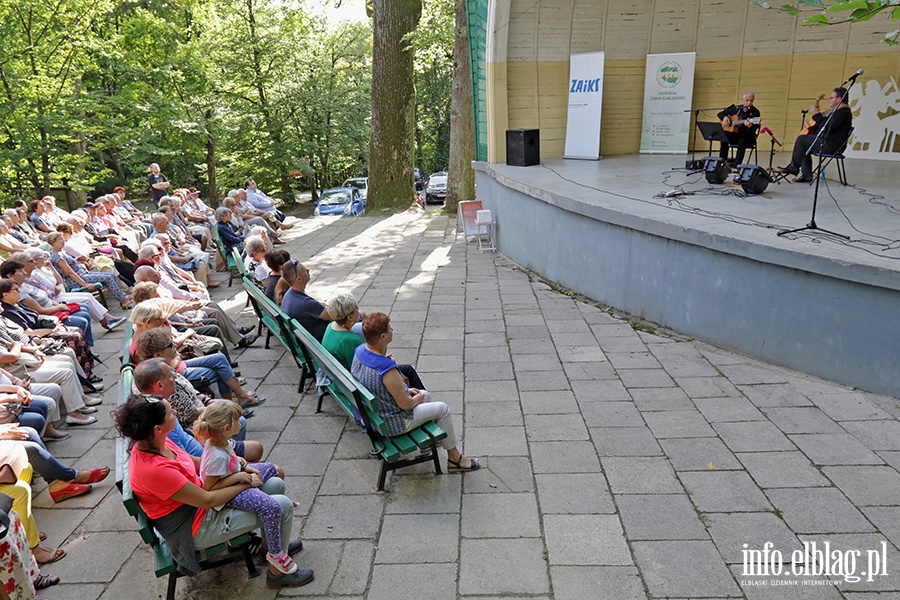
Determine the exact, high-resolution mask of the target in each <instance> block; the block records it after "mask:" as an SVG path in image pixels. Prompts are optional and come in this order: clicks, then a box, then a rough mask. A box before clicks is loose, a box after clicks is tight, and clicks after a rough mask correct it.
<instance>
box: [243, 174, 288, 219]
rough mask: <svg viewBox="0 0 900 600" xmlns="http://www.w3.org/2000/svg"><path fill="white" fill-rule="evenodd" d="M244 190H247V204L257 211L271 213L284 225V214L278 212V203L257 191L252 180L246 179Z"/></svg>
mask: <svg viewBox="0 0 900 600" xmlns="http://www.w3.org/2000/svg"><path fill="white" fill-rule="evenodd" d="M244 188H246V190H247V202H249V203H250V204H251V205H253V207H254V208H256V209H258V210H262V211H265V212H270V213H273V214H274V215H275V218H276V219H278V220H279V221H281V222H282V223H284V219H285V214H284V213H283V212H281V211H280V210H278V206H277V205H278V201H277V200H275V199H274V198H270V197H269V196H267V195H265V194H264V193H262V192H261V191H259V188H257V187H256V182H255V181H253V178H251V177H248V178H247V180H246V181H245V182H244Z"/></svg>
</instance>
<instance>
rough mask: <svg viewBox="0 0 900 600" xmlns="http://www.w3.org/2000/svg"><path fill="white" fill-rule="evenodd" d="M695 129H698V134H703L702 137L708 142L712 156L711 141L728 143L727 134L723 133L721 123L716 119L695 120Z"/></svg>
mask: <svg viewBox="0 0 900 600" xmlns="http://www.w3.org/2000/svg"><path fill="white" fill-rule="evenodd" d="M697 129H699V130H700V135H701V136H703V139H704V140H706V141H708V142H709V155H710V156H712V145H713V142H723V143H725V144H728V143H729V139H728V136H727V135H725V130H724V129H722V124H721V123H719V122H718V121H697Z"/></svg>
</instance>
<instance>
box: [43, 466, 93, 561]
mask: <svg viewBox="0 0 900 600" xmlns="http://www.w3.org/2000/svg"><path fill="white" fill-rule="evenodd" d="M89 491H91V486H90V485H88V484H84V483H75V482H74V481H70V482H69V483H68V484H67V485H66V486H65V487H62V488H60V489H58V490H56V491H54V490H53V489H51V490H50V497H51V498H53V501H54V502H56V503H59V502H62V501H63V500H68V499H69V498H74V497H76V496H81V495H82V494H87V493H88V492H89ZM51 562H52V561H51Z"/></svg>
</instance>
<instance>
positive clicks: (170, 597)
mask: <svg viewBox="0 0 900 600" xmlns="http://www.w3.org/2000/svg"><path fill="white" fill-rule="evenodd" d="M177 584H178V571H175V572H173V573H169V585H168V586H167V588H166V600H175V586H176V585H177Z"/></svg>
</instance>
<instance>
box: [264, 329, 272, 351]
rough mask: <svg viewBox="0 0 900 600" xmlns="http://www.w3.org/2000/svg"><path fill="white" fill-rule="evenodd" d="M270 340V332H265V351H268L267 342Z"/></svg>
mask: <svg viewBox="0 0 900 600" xmlns="http://www.w3.org/2000/svg"><path fill="white" fill-rule="evenodd" d="M271 339H272V332H271V331H266V345H265V348H266V350H268V349H269V340H271Z"/></svg>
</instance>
